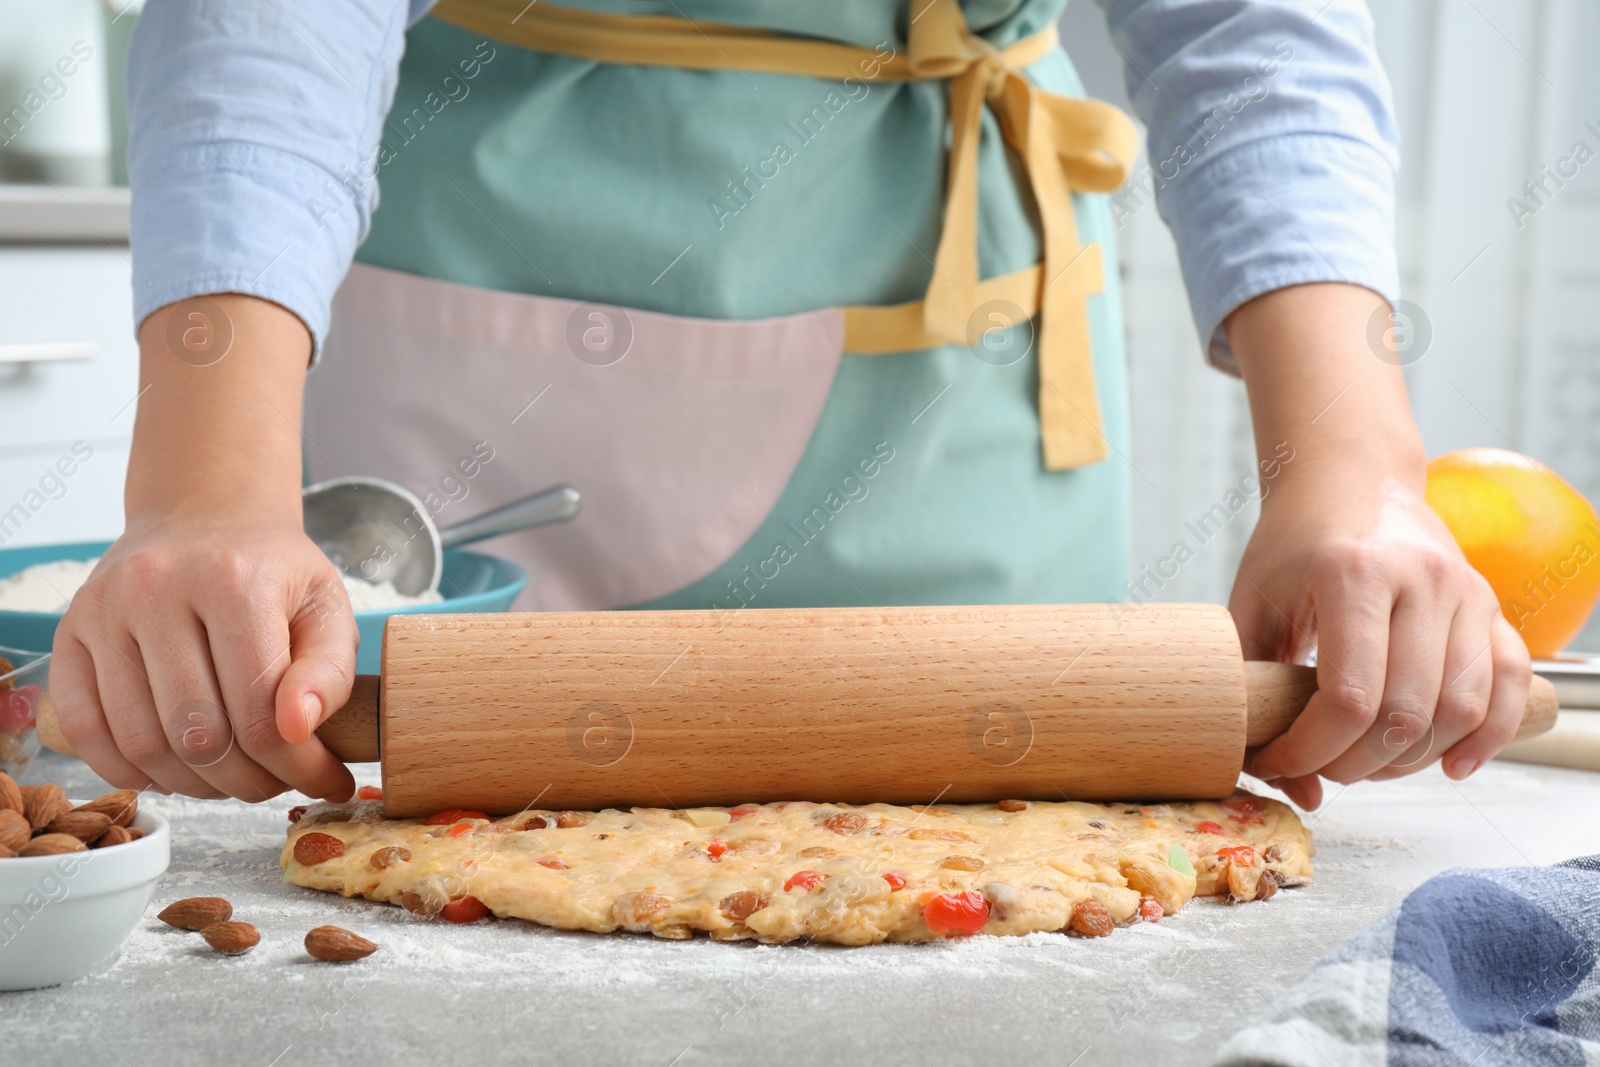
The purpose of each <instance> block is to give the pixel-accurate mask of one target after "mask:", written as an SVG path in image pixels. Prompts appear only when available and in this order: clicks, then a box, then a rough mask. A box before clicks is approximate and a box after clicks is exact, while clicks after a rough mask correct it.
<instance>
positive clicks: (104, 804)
mask: <svg viewBox="0 0 1600 1067" xmlns="http://www.w3.org/2000/svg"><path fill="white" fill-rule="evenodd" d="M73 810H74V811H93V812H98V813H99V814H101V815H104V816H105V817H106V818H108V819H110V820H111V821H112V823H114V824H115V825H117V826H126V825H128V824H129V823H130V822H132V821H133V817H134V816H135V815H137V814H139V794H138V793H135V792H134V791H133V790H131V789H118V790H117V791H116V792H115V793H107V794H106V795H105V796H103V797H96V798H95V799H94V800H91V801H89V802H88V803H87V804H79V805H78V806H77V807H76V808H74V809H73Z"/></svg>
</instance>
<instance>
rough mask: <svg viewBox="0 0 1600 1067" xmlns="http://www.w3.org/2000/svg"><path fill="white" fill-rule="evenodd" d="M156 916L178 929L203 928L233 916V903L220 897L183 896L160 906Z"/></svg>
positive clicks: (225, 920)
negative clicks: (159, 912)
mask: <svg viewBox="0 0 1600 1067" xmlns="http://www.w3.org/2000/svg"><path fill="white" fill-rule="evenodd" d="M156 918H158V919H160V920H161V921H162V922H164V923H166V924H167V925H168V926H176V927H178V928H179V929H180V930H204V929H205V928H206V927H208V926H210V925H211V924H212V923H221V922H227V921H228V920H229V919H231V918H233V905H232V904H229V903H228V902H227V901H226V900H224V899H223V898H221V897H185V898H184V899H183V900H175V901H173V902H172V903H171V904H168V905H167V906H166V907H165V908H162V909H161V914H159V915H157V916H156Z"/></svg>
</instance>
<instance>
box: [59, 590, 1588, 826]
mask: <svg viewBox="0 0 1600 1067" xmlns="http://www.w3.org/2000/svg"><path fill="white" fill-rule="evenodd" d="M382 663H383V665H382V671H383V673H382V675H381V677H380V678H363V679H362V680H361V681H360V682H359V683H358V685H357V687H356V690H355V692H354V694H353V695H352V698H351V701H350V703H349V704H348V705H346V706H345V707H344V708H343V709H341V710H340V711H339V712H337V713H336V714H334V715H333V716H332V717H331V718H330V719H329V720H328V721H327V722H326V723H325V724H324V725H323V726H322V728H321V729H320V730H318V731H317V734H318V736H319V737H320V738H321V739H322V740H323V742H324V743H325V744H327V745H328V747H329V748H330V749H331V750H332V751H333V752H334V753H335V754H336V755H338V756H339V758H341V759H343V760H345V761H346V762H362V761H370V760H377V759H380V758H381V761H382V766H383V795H384V802H385V806H386V808H387V810H388V813H389V814H390V815H391V816H394V817H399V818H404V817H411V816H418V815H426V814H429V813H432V812H435V811H438V810H441V809H443V808H451V807H455V808H466V809H471V810H479V811H486V812H490V813H495V814H505V813H510V812H515V811H520V810H523V809H525V808H528V807H531V806H535V805H537V806H538V807H540V808H541V809H561V808H571V809H597V808H603V807H624V806H628V805H645V806H651V807H661V806H672V807H691V806H696V805H710V804H734V803H739V802H744V801H752V802H761V801H776V800H816V801H835V802H847V803H869V802H872V801H884V802H890V803H901V804H911V803H929V802H932V801H933V800H934V799H935V798H939V799H941V800H945V801H952V802H955V801H978V800H996V799H1002V798H1006V797H1017V798H1023V799H1039V800H1059V799H1063V798H1067V799H1083V800H1112V799H1119V800H1120V799H1147V800H1177V799H1185V798H1209V797H1222V796H1226V795H1227V794H1228V793H1230V792H1231V791H1232V790H1233V787H1234V783H1235V782H1236V780H1237V778H1238V775H1239V772H1240V769H1241V767H1242V766H1243V762H1244V758H1245V750H1246V749H1247V748H1254V747H1256V746H1258V745H1261V744H1264V743H1266V742H1267V741H1269V740H1270V739H1272V738H1273V737H1276V736H1278V735H1279V734H1280V733H1282V732H1283V731H1284V730H1286V729H1287V728H1288V727H1289V725H1290V724H1291V723H1292V722H1293V721H1294V719H1295V716H1297V715H1298V714H1299V713H1300V712H1301V710H1302V709H1303V708H1304V707H1305V705H1306V701H1307V700H1309V699H1310V697H1311V694H1312V693H1314V692H1315V691H1316V677H1315V672H1314V671H1313V670H1312V669H1311V668H1307V667H1295V666H1290V665H1286V664H1278V663H1246V662H1244V660H1243V657H1242V655H1241V652H1240V648H1239V639H1238V636H1237V633H1236V632H1235V630H1234V625H1233V620H1232V619H1231V618H1230V617H1229V615H1228V613H1227V612H1226V611H1225V610H1223V609H1222V608H1220V607H1216V606H1213V605H1190V604H1167V605H1155V604H1150V605H1143V606H1134V605H1126V604H1111V605H1104V604H1077V605H1065V606H1051V605H1021V606H974V607H896V608H882V609H876V608H814V609H793V608H782V609H764V610H757V609H750V610H743V611H734V612H713V611H653V612H644V611H615V612H554V613H538V614H502V615H395V616H392V617H391V618H390V619H389V622H388V626H387V629H386V631H385V634H384V648H383V661H382ZM1556 710H1557V708H1556V697H1555V692H1554V690H1553V689H1552V688H1551V687H1550V685H1549V683H1547V682H1544V681H1543V680H1542V679H1538V678H1535V679H1534V689H1533V691H1532V693H1531V694H1530V696H1529V699H1528V704H1527V708H1526V711H1525V713H1524V717H1523V721H1522V727H1521V729H1520V731H1519V732H1518V735H1517V736H1518V737H1519V738H1523V737H1530V736H1533V735H1535V734H1539V733H1543V732H1544V731H1545V730H1548V729H1549V728H1550V726H1551V724H1552V723H1553V722H1554V720H1555V715H1556ZM49 718H50V717H49V716H47V715H42V716H41V719H40V735H41V737H42V738H43V739H44V740H45V743H46V744H47V745H49V746H50V747H51V748H56V749H65V748H66V747H67V746H66V744H65V741H64V740H63V739H62V738H61V736H60V734H59V731H58V730H56V729H55V725H56V724H55V723H54V721H53V719H50V721H48V722H47V721H46V720H47V719H49Z"/></svg>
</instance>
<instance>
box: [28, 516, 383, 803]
mask: <svg viewBox="0 0 1600 1067" xmlns="http://www.w3.org/2000/svg"><path fill="white" fill-rule="evenodd" d="M291 518H292V519H294V520H296V521H283V520H282V519H279V520H276V521H274V520H273V519H272V518H271V517H268V516H261V515H251V514H239V513H235V514H230V515H222V516H166V517H163V518H161V519H157V520H152V521H147V522H141V523H139V524H137V525H135V526H134V527H132V528H130V529H129V530H128V531H127V532H126V533H124V534H123V536H122V538H121V539H120V540H118V541H117V543H116V544H114V545H112V547H111V549H110V550H109V551H107V553H106V554H105V557H104V558H103V559H102V560H101V562H100V565H99V566H98V567H96V568H95V571H94V574H93V575H92V576H91V577H90V579H89V581H88V582H87V583H86V584H85V585H84V587H83V588H82V589H81V590H79V592H78V594H77V596H75V597H74V598H73V601H72V606H71V608H70V609H69V610H68V612H67V613H66V616H65V617H64V618H63V619H62V622H61V625H60V627H59V628H58V629H57V631H56V640H55V657H54V661H53V663H52V666H51V687H52V695H53V699H54V702H55V704H56V707H57V714H58V716H59V719H60V723H61V731H62V734H63V736H64V737H65V738H66V739H67V740H68V741H69V742H71V743H72V746H73V748H75V749H76V750H77V752H78V754H79V755H80V756H82V757H83V759H84V760H85V761H87V762H88V764H89V766H90V767H92V768H93V769H94V770H95V771H96V773H98V774H99V775H100V776H101V777H102V778H104V779H106V781H108V782H110V783H112V784H113V785H116V786H119V787H121V788H128V789H143V788H145V787H147V786H154V787H155V788H157V789H162V790H167V791H171V792H176V793H187V794H189V795H190V796H197V797H221V796H233V797H238V798H240V799H242V800H250V801H259V800H266V799H267V798H269V797H272V796H275V795H277V794H278V793H281V792H283V791H284V790H286V789H298V790H300V791H301V792H303V793H306V794H308V795H311V796H317V797H331V798H336V799H344V798H345V797H347V796H348V795H349V793H350V790H351V789H352V788H353V783H352V781H351V778H350V774H349V772H348V771H347V770H346V769H345V767H344V764H342V763H340V762H339V761H338V760H337V759H335V758H334V757H333V755H332V754H330V753H329V752H328V751H327V750H326V749H325V748H323V746H322V744H321V743H320V742H319V741H317V740H316V739H315V738H314V737H311V733H312V731H313V730H315V729H316V727H317V726H318V725H320V724H321V722H322V720H323V719H324V718H325V717H326V715H327V713H328V712H329V711H331V710H334V709H337V708H339V707H341V706H343V704H344V702H345V701H346V700H347V699H348V698H349V696H350V685H351V682H352V680H353V679H354V677H355V662H356V627H355V618H354V616H353V615H352V614H351V611H350V601H349V598H348V597H347V596H346V595H345V591H344V586H343V584H342V583H341V582H340V580H339V575H338V573H337V572H336V571H335V570H334V568H333V565H332V564H331V563H329V562H328V559H327V557H326V556H324V555H323V554H322V552H321V551H320V550H319V549H318V548H317V547H316V545H314V544H312V542H311V541H310V539H308V538H307V537H306V535H305V534H304V533H303V532H302V531H301V530H300V527H299V524H298V521H297V520H298V515H295V516H292V517H291ZM308 738H310V739H309V740H307V739H308Z"/></svg>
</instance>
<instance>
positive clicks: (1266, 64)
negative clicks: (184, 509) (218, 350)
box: [128, 0, 1399, 369]
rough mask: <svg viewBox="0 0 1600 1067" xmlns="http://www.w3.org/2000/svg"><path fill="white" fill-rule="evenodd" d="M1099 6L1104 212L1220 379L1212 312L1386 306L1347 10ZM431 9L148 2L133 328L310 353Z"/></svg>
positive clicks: (357, 237)
mask: <svg viewBox="0 0 1600 1067" xmlns="http://www.w3.org/2000/svg"><path fill="white" fill-rule="evenodd" d="M1100 2H1101V3H1102V4H1103V6H1104V7H1105V8H1106V12H1107V19H1108V23H1109V26H1110V29H1111V35H1112V39H1113V42H1114V43H1115V45H1116V47H1117V48H1118V50H1119V51H1120V52H1121V53H1122V55H1123V57H1124V59H1125V60H1126V73H1127V82H1128V87H1129V91H1130V96H1131V99H1132V100H1133V103H1134V106H1135V108H1136V110H1137V111H1138V113H1139V116H1140V118H1142V119H1143V120H1144V122H1145V123H1146V124H1147V126H1148V127H1149V160H1150V164H1149V168H1148V169H1141V170H1140V171H1139V172H1138V173H1137V174H1136V175H1135V177H1134V179H1133V181H1131V182H1130V183H1129V186H1128V187H1127V188H1125V189H1124V190H1122V191H1121V192H1120V193H1118V194H1117V195H1116V196H1115V197H1114V198H1113V200H1112V211H1113V214H1114V215H1117V214H1125V213H1127V212H1129V211H1136V210H1138V209H1139V208H1140V207H1141V206H1142V205H1143V202H1144V201H1145V200H1147V199H1151V198H1153V199H1154V200H1155V201H1156V203H1157V204H1158V205H1159V209H1160V211H1161V215H1162V217H1163V218H1164V219H1165V220H1166V221H1167V223H1168V225H1169V226H1170V227H1171V229H1172V231H1173V234H1174V236H1175V237H1176V241H1177V246H1178V251H1179V254H1180V257H1181V260H1182V264H1183V272H1184V277H1185V280H1186V282H1187V284H1188V289H1189V296H1190V303H1191V306H1192V308H1193V312H1194V318H1195V323H1196V326H1197V327H1198V329H1199V331H1200V336H1201V337H1202V338H1207V339H1209V345H1208V353H1209V356H1210V358H1211V359H1212V360H1213V361H1214V362H1216V363H1217V364H1218V365H1219V366H1222V367H1224V368H1228V369H1231V368H1232V356H1231V353H1230V352H1229V351H1228V348H1227V344H1226V339H1225V338H1224V336H1223V335H1222V333H1221V332H1220V324H1221V323H1222V321H1223V320H1224V319H1225V318H1226V316H1227V315H1228V314H1229V313H1230V312H1231V311H1232V310H1233V309H1234V308H1236V307H1238V306H1239V305H1240V304H1242V303H1244V302H1246V301H1248V300H1250V299H1252V298H1253V297H1256V296H1259V295H1261V294H1263V293H1266V292H1270V291H1271V290H1274V289H1278V288H1282V287H1284V286H1288V285H1295V284H1301V283H1306V282H1319V281H1345V282H1350V283H1353V284H1357V285H1363V286H1366V287H1368V288H1371V289H1373V290H1375V291H1377V292H1378V293H1380V294H1382V295H1383V296H1385V297H1387V298H1388V299H1390V300H1391V301H1392V300H1394V299H1396V298H1397V297H1398V290H1399V277H1398V270H1397V267H1396V262H1395V253H1394V239H1393V231H1394V217H1393V216H1394V177H1395V170H1396V168H1397V166H1398V141H1399V137H1398V134H1397V132H1396V129H1395V124H1394V118H1393V114H1392V108H1391V105H1390V99H1389V86H1388V81H1387V79H1386V78H1385V76H1384V73H1383V71H1382V69H1381V67H1380V66H1379V63H1378V59H1377V55H1376V52H1375V50H1374V47H1373V40H1372V36H1373V30H1372V22H1371V18H1370V16H1369V15H1368V13H1367V11H1366V8H1365V5H1364V4H1363V3H1361V2H1360V0H1329V2H1327V3H1321V2H1320V0H1318V2H1316V3H1312V2H1306V0H1300V2H1296V0H1100ZM431 3H432V0H340V2H338V3H334V4H329V3H326V2H325V0H320V2H319V0H275V2H273V3H268V4H263V5H254V4H240V3H238V2H237V0H150V3H149V4H148V5H147V7H146V8H145V10H144V14H143V15H142V16H141V17H140V20H139V24H138V27H137V29H136V31H135V33H134V37H133V41H132V47H131V55H130V58H129V69H128V103H129V121H130V133H129V140H128V157H129V159H128V164H129V176H130V184H131V185H132V187H133V193H134V196H133V218H132V251H133V264H134V311H135V316H136V321H142V320H143V319H144V317H145V316H146V315H148V314H150V313H151V312H152V311H154V310H156V309H157V308H159V307H162V306H163V305H166V304H169V303H172V302H174V301H176V300H181V299H184V298H186V297H189V296H194V295H197V294H202V293H214V292H239V293H247V294H251V295H254V296H259V297H262V298H264V299H267V300H272V301H274V302H276V303H278V304H281V305H283V306H284V307H286V308H288V309H289V310H290V311H292V312H294V313H295V314H296V315H298V316H299V317H300V318H301V319H302V320H304V322H305V323H306V325H307V326H308V327H309V328H310V329H311V332H312V334H313V337H314V338H315V340H316V343H317V345H318V347H319V348H320V346H321V342H322V340H323V339H324V337H325V336H326V333H327V328H328V315H329V304H330V302H331V300H332V297H333V293H334V291H335V290H336V289H337V288H338V285H339V283H340V281H341V279H342V278H343V277H344V274H345V272H346V270H347V269H348V268H349V266H350V262H351V259H352V256H353V255H354V253H355V249H356V247H357V245H358V244H359V243H360V242H361V241H362V239H363V238H364V237H365V235H366V233H367V230H368V227H369V224H370V220H371V216H372V212H373V211H374V210H375V208H376V207H377V202H378V188H377V182H376V181H375V180H373V177H372V175H373V173H374V171H375V166H376V159H377V154H378V146H379V142H380V137H381V131H382V127H383V123H384V120H385V116H386V115H387V113H388V110H389V107H390V104H391V102H392V99H393V96H394V91H395V84H396V72H397V67H398V64H399V61H400V56H401V53H402V51H403V49H404V44H405V30H406V27H407V26H408V25H409V24H410V23H412V22H413V21H415V20H416V19H418V18H420V17H422V15H423V14H424V13H425V12H426V10H427V8H428V7H429V6H431ZM969 5H970V6H971V7H977V6H980V5H977V4H976V3H972V2H971V0H969ZM674 6H676V5H674ZM695 14H696V15H697V16H700V17H713V18H714V17H715V15H714V14H703V13H702V12H700V11H696V12H695ZM552 165H559V164H558V163H554V164H552Z"/></svg>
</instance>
